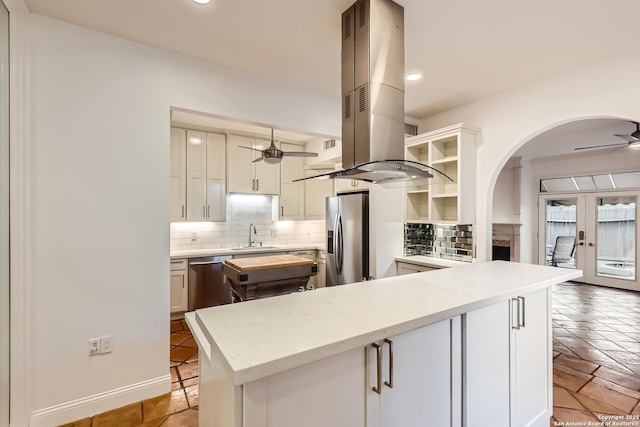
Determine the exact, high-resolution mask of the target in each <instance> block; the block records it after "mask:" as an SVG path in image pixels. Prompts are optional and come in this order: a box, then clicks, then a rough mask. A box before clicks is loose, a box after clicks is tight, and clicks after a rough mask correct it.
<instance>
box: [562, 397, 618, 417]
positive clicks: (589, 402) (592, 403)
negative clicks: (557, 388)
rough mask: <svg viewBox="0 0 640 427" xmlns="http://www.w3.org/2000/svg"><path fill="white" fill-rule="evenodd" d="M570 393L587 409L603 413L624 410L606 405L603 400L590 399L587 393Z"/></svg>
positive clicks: (615, 412)
mask: <svg viewBox="0 0 640 427" xmlns="http://www.w3.org/2000/svg"><path fill="white" fill-rule="evenodd" d="M571 395H572V396H573V397H575V398H576V399H577V400H578V401H579V402H580V403H582V404H583V405H584V407H585V408H587V409H588V410H589V411H592V412H601V413H604V414H623V413H624V411H623V410H621V409H618V408H614V407H613V406H611V405H607V404H606V403H604V402H600V401H598V400H595V399H592V398H590V397H589V396H587V395H584V394H581V393H576V392H572V393H571Z"/></svg>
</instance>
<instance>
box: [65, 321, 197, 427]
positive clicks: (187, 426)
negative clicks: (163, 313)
mask: <svg viewBox="0 0 640 427" xmlns="http://www.w3.org/2000/svg"><path fill="white" fill-rule="evenodd" d="M170 343H171V350H170V351H169V359H170V360H169V369H170V372H171V381H172V384H171V390H172V391H171V392H170V393H167V394H163V395H162V396H158V397H155V398H153V399H149V400H145V401H143V402H138V403H134V404H132V405H128V406H125V407H123V408H118V409H115V410H113V411H109V412H105V413H102V414H98V415H96V416H94V417H92V418H86V419H84V420H80V421H76V422H74V423H71V424H66V425H65V426H63V427H138V426H139V427H160V426H161V427H197V425H198V347H197V345H196V342H195V340H194V339H193V337H192V336H191V331H190V330H189V327H188V326H187V323H186V322H185V321H184V320H173V321H171V336H170Z"/></svg>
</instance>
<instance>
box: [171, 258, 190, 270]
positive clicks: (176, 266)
mask: <svg viewBox="0 0 640 427" xmlns="http://www.w3.org/2000/svg"><path fill="white" fill-rule="evenodd" d="M186 269H187V260H186V259H172V260H171V271H174V270H186Z"/></svg>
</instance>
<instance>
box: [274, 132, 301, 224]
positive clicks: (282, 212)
mask: <svg viewBox="0 0 640 427" xmlns="http://www.w3.org/2000/svg"><path fill="white" fill-rule="evenodd" d="M280 149H281V150H282V151H301V147H300V146H298V145H294V144H287V143H284V142H283V143H282V144H280ZM302 164H303V159H302V157H284V158H283V159H282V161H281V162H280V199H279V201H280V206H279V211H278V219H282V220H301V219H304V218H305V215H304V202H305V185H304V182H293V180H294V179H299V178H302V176H303V173H304V170H303V169H302Z"/></svg>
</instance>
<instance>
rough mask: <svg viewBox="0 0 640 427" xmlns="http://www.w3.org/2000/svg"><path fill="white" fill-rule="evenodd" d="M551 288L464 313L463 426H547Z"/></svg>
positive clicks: (551, 403) (550, 373)
mask: <svg viewBox="0 0 640 427" xmlns="http://www.w3.org/2000/svg"><path fill="white" fill-rule="evenodd" d="M549 292H550V289H542V290H539V291H536V292H532V293H529V294H525V295H522V296H519V297H517V298H513V299H511V300H510V301H508V302H501V303H497V304H494V305H491V306H488V307H484V308H482V309H479V310H474V311H471V312H469V313H467V314H466V319H465V331H466V333H465V336H466V342H465V353H464V360H465V361H466V362H465V367H466V389H467V395H468V396H470V397H473V396H476V397H480V398H475V399H472V398H469V399H467V400H466V405H465V406H466V408H465V411H464V412H465V414H466V423H465V425H466V426H468V427H474V426H477V427H482V426H487V425H491V426H496V427H501V426H502V427H521V426H548V425H549V417H550V416H551V415H552V411H553V402H552V394H551V390H552V360H551V357H552V356H551V354H552V352H551V346H552V343H551V324H550V312H551V306H550V303H551V298H550V295H549Z"/></svg>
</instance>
